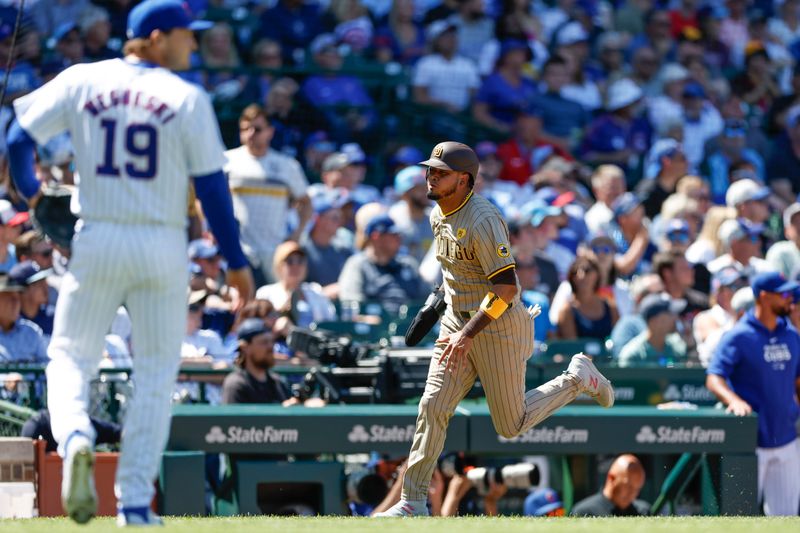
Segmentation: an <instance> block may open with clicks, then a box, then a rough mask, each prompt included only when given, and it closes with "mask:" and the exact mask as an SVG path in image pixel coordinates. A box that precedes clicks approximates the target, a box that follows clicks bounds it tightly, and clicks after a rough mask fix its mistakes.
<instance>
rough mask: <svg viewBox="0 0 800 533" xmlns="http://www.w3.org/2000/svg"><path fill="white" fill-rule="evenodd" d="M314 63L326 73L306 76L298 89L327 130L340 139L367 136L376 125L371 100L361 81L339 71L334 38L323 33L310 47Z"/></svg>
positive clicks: (337, 53)
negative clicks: (322, 118) (325, 122)
mask: <svg viewBox="0 0 800 533" xmlns="http://www.w3.org/2000/svg"><path fill="white" fill-rule="evenodd" d="M310 50H311V53H313V54H314V62H315V63H316V64H317V66H319V67H320V68H321V69H323V70H324V71H325V74H321V75H315V76H309V77H308V78H307V79H306V81H305V82H304V83H303V86H302V88H301V89H300V92H301V94H302V95H303V97H304V98H305V99H306V101H307V102H308V103H310V104H311V106H312V107H314V108H316V109H317V110H318V111H320V112H321V113H322V115H323V116H324V117H325V120H326V121H327V122H328V125H329V128H328V131H330V132H331V133H332V134H333V135H334V137H335V138H336V140H338V141H339V142H347V141H352V140H353V138H354V136H356V135H360V136H361V137H366V136H367V135H368V134H367V132H368V131H370V130H371V129H372V128H373V127H374V126H375V125H376V118H377V116H376V114H375V111H374V109H373V101H372V98H370V96H369V94H367V90H366V88H365V87H364V85H363V84H362V83H361V80H360V79H358V78H356V77H354V76H346V75H343V74H339V71H340V70H341V68H342V63H343V58H342V56H341V54H340V53H339V48H338V46H337V41H336V37H334V36H333V35H332V34H330V33H324V34H322V35H320V36H319V37H317V38H316V39H314V42H313V43H311V47H310Z"/></svg>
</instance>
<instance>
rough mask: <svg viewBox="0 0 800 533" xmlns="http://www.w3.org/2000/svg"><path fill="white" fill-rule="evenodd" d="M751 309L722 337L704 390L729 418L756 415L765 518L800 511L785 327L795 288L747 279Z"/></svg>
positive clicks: (797, 378)
mask: <svg viewBox="0 0 800 533" xmlns="http://www.w3.org/2000/svg"><path fill="white" fill-rule="evenodd" d="M751 286H752V288H753V295H754V296H755V299H756V304H755V309H753V310H752V311H748V312H747V314H746V315H745V316H744V317H742V319H740V320H739V322H737V323H736V325H735V326H734V327H733V329H732V330H731V331H729V332H728V333H727V334H725V336H723V337H722V340H721V341H720V343H719V345H718V346H717V349H716V351H715V352H714V357H713V359H712V360H711V364H710V366H709V367H708V376H707V378H706V387H708V390H710V391H711V392H713V393H714V394H715V395H716V396H717V398H719V399H720V400H721V401H722V402H723V403H724V404H725V405H726V406H727V411H728V412H729V413H733V414H735V415H736V416H746V415H748V414H750V413H752V412H756V413H758V447H757V448H756V455H757V456H758V495H759V500H761V499H762V497H763V502H764V513H765V514H767V515H791V516H794V515H797V514H798V509H800V483H798V480H800V445H799V444H798V440H797V428H796V426H795V424H796V423H797V419H798V417H799V416H800V407H799V406H798V403H797V394H798V392H799V391H800V335H798V333H797V330H796V329H794V327H793V326H792V325H791V324H790V323H789V321H788V318H787V317H788V316H789V314H790V312H791V305H792V298H793V291H794V290H795V289H797V288H798V285H797V283H795V282H793V281H787V280H786V278H784V277H783V275H782V274H779V273H777V272H768V273H764V274H759V275H757V276H755V277H754V278H753V279H752V283H751Z"/></svg>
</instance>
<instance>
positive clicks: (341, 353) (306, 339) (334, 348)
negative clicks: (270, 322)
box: [286, 328, 372, 367]
mask: <svg viewBox="0 0 800 533" xmlns="http://www.w3.org/2000/svg"><path fill="white" fill-rule="evenodd" d="M286 344H288V345H289V348H291V349H292V350H294V351H296V352H303V353H305V354H306V355H308V356H309V357H310V358H312V359H316V360H317V361H319V362H320V363H322V364H324V365H331V364H334V365H337V366H345V367H350V366H356V365H357V364H358V361H359V360H361V359H363V358H365V357H367V356H368V355H369V354H370V351H371V350H372V347H371V346H370V345H369V344H363V343H356V342H353V339H352V338H350V337H349V336H348V335H342V334H339V333H336V332H334V331H327V330H321V329H318V330H310V329H306V328H292V330H291V331H290V332H289V336H288V337H287V339H286Z"/></svg>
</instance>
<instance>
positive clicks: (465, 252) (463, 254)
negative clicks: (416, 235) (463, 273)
mask: <svg viewBox="0 0 800 533" xmlns="http://www.w3.org/2000/svg"><path fill="white" fill-rule="evenodd" d="M436 254H437V255H439V256H440V257H446V258H448V259H458V260H459V261H464V260H467V261H473V260H474V259H475V252H474V251H472V250H469V249H467V248H464V247H463V246H461V245H460V244H459V243H457V242H456V241H454V240H452V239H448V238H447V237H446V236H444V235H439V238H438V239H436Z"/></svg>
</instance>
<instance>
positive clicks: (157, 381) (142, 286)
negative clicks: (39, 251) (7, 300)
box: [47, 222, 188, 507]
mask: <svg viewBox="0 0 800 533" xmlns="http://www.w3.org/2000/svg"><path fill="white" fill-rule="evenodd" d="M185 235H186V234H185V231H184V230H183V229H182V228H171V227H164V226H155V225H152V226H145V225H136V226H134V225H119V224H114V223H109V222H90V223H86V224H84V226H83V227H82V228H81V229H80V231H79V232H78V234H77V235H76V236H75V239H74V241H73V246H72V258H71V260H70V264H69V271H68V272H67V274H66V275H65V276H64V280H63V282H62V285H61V291H60V294H59V297H58V303H57V304H56V311H55V324H54V327H53V337H52V340H51V342H50V347H49V348H48V355H49V356H50V364H49V365H48V367H47V382H48V402H47V403H48V408H49V410H50V418H51V420H52V426H53V435H54V437H55V438H56V440H57V441H58V442H59V453H61V455H62V457H63V455H64V450H63V443H65V441H66V438H67V437H68V436H69V435H70V434H71V433H72V432H74V431H80V432H82V433H85V434H86V435H89V436H90V437H92V438H94V436H95V435H94V431H93V429H92V425H91V423H90V421H89V416H88V412H87V410H88V402H89V381H90V380H91V379H92V378H93V377H94V376H96V374H97V367H98V364H99V362H100V360H101V357H102V351H103V343H104V337H105V335H106V333H107V332H108V329H109V327H110V325H111V321H112V320H113V318H114V316H115V312H116V310H117V308H118V307H119V306H120V305H125V306H126V308H127V309H128V312H129V314H130V317H131V321H132V324H133V332H132V341H131V344H132V348H133V352H134V358H133V382H134V396H133V399H132V400H131V402H130V404H129V405H128V407H127V411H126V415H125V420H124V425H123V432H122V452H121V455H120V459H119V465H118V467H117V477H116V483H115V485H114V492H115V493H116V496H117V499H118V500H119V502H120V504H121V505H123V506H126V507H143V506H149V505H150V502H151V500H152V498H153V493H154V488H153V481H154V480H155V477H156V474H157V472H158V466H159V461H160V458H161V452H162V451H163V449H164V446H165V444H166V441H167V437H168V432H169V422H170V413H171V406H170V401H171V393H172V389H173V387H174V383H175V378H176V376H177V373H178V365H179V364H180V347H181V339H182V338H183V335H184V333H185V331H186V293H187V289H186V288H187V286H188V264H187V261H188V260H187V256H186V236H185Z"/></svg>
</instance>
